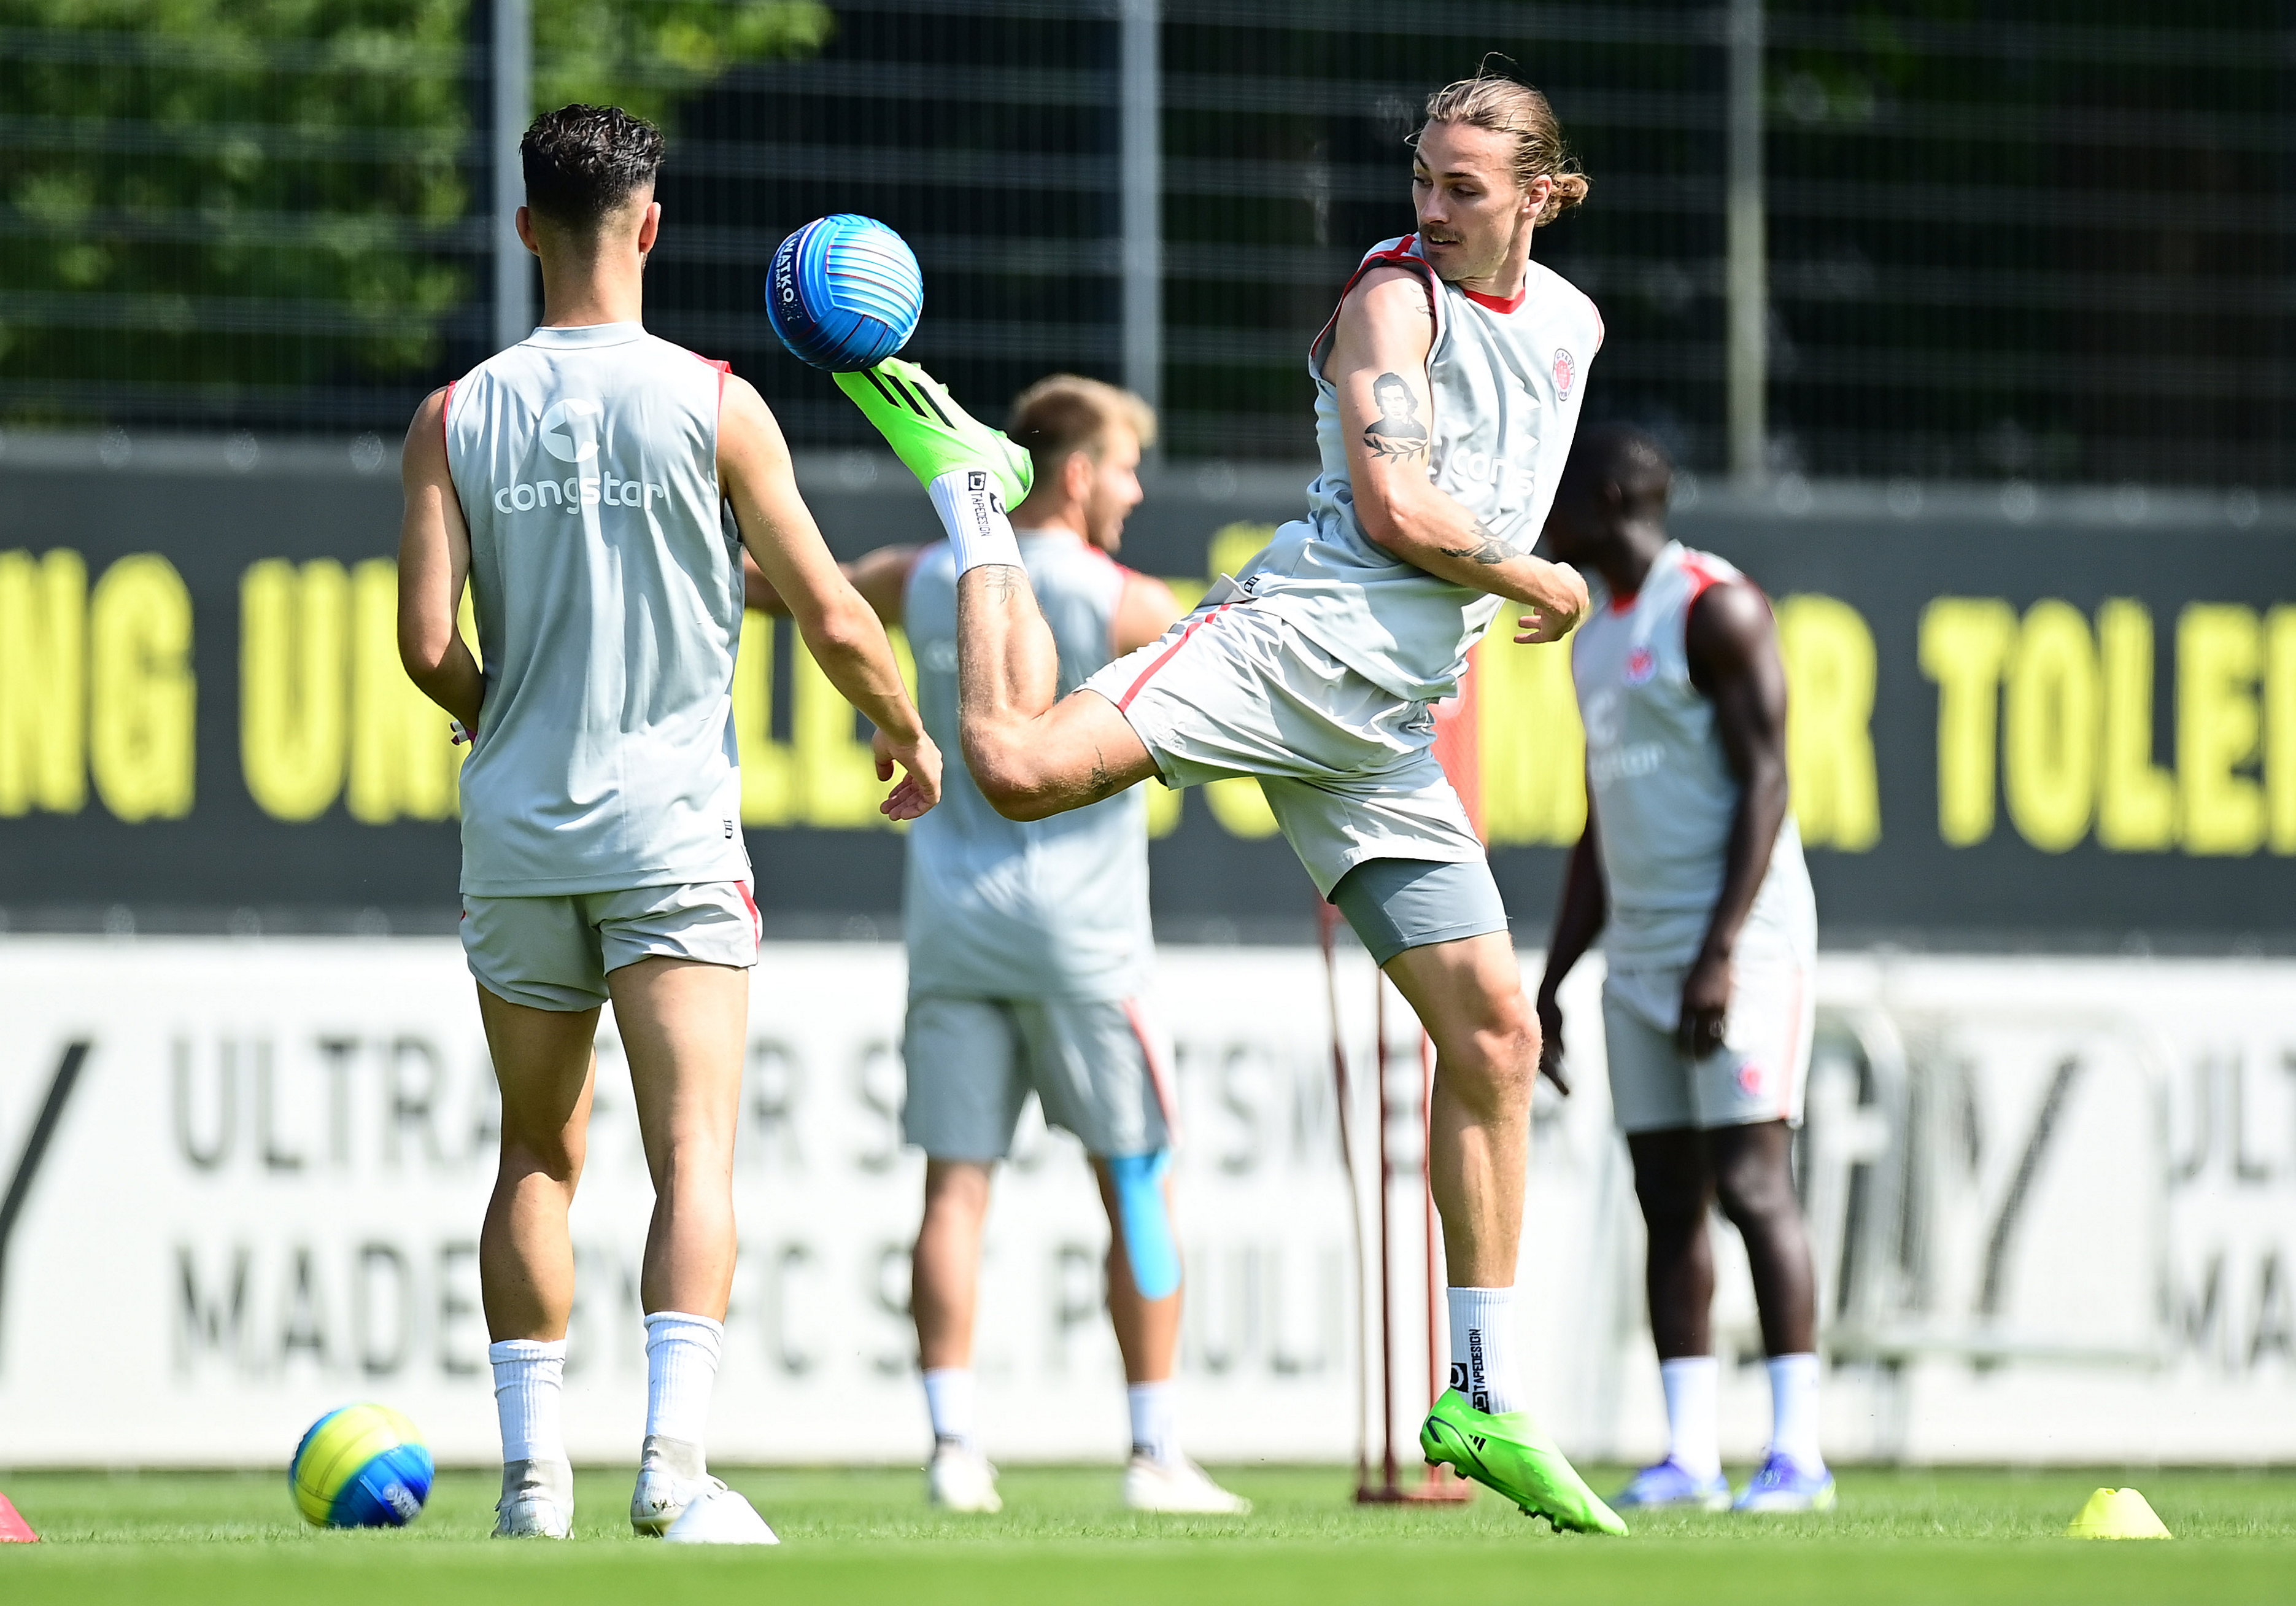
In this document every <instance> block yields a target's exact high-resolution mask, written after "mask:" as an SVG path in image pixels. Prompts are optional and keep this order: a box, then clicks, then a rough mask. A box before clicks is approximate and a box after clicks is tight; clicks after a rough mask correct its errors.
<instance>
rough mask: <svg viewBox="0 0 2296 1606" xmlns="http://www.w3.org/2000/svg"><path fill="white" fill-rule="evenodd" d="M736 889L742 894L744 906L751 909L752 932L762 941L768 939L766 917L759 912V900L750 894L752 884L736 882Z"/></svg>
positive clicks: (751, 933)
mask: <svg viewBox="0 0 2296 1606" xmlns="http://www.w3.org/2000/svg"><path fill="white" fill-rule="evenodd" d="M734 891H735V892H738V893H740V894H742V908H744V909H746V910H749V911H750V935H753V936H755V937H756V938H757V939H758V941H759V942H760V943H762V942H764V941H765V940H766V918H765V916H763V915H761V914H759V913H758V901H757V900H756V899H755V898H753V897H751V896H750V884H749V883H748V882H746V881H736V882H735V883H734Z"/></svg>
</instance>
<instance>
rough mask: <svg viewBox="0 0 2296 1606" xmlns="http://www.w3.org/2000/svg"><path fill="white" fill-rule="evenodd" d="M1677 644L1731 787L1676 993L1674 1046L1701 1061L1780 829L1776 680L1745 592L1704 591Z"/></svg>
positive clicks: (1716, 1037) (1782, 767) (1721, 1017)
mask: <svg viewBox="0 0 2296 1606" xmlns="http://www.w3.org/2000/svg"><path fill="white" fill-rule="evenodd" d="M1684 645H1685V648H1686V649H1687V655H1688V657H1689V661H1690V679H1691V683H1692V684H1693V685H1694V686H1696V687H1697V688H1698V689H1699V690H1700V691H1702V692H1703V693H1705V694H1706V696H1708V697H1710V698H1711V699H1712V701H1713V704H1714V729H1715V732H1716V734H1717V735H1718V736H1719V737H1721V741H1722V752H1723V755H1724V757H1725V758H1726V760H1727V761H1728V762H1729V766H1730V772H1731V774H1732V775H1733V776H1734V777H1736V778H1737V781H1738V787H1739V791H1738V807H1737V811H1736V813H1735V814H1734V816H1733V817H1732V819H1731V821H1730V837H1729V843H1728V845H1727V847H1726V850H1725V853H1724V859H1723V869H1722V893H1721V895H1720V896H1719V897H1718V898H1717V899H1716V900H1715V902H1714V914H1713V917H1712V918H1711V919H1710V920H1709V921H1708V923H1707V927H1706V940H1705V943H1704V944H1703V945H1702V947H1701V948H1700V950H1699V953H1698V958H1697V959H1696V960H1695V961H1694V962H1693V964H1692V965H1691V967H1690V973H1689V975H1688V976H1686V977H1685V978H1684V982H1683V987H1682V1023H1681V1025H1680V1027H1679V1030H1680V1032H1681V1034H1682V1045H1683V1049H1684V1051H1685V1052H1686V1053H1689V1054H1693V1055H1696V1056H1699V1057H1701V1058H1703V1057H1704V1056H1706V1055H1708V1054H1710V1053H1712V1052H1713V1051H1714V1050H1716V1049H1718V1048H1719V1047H1720V1046H1721V1045H1722V1032H1723V1026H1724V1024H1725V1022H1726V1018H1727V1017H1728V1014H1729V1009H1730V984H1731V973H1730V960H1731V954H1732V952H1733V951H1734V950H1735V949H1736V947H1737V943H1738V934H1739V932H1740V931H1741V930H1743V928H1744V927H1745V924H1746V916H1747V914H1748V912H1749V911H1750V910H1752V908H1753V907H1754V898H1755V895H1756V894H1759V892H1760V891H1761V887H1762V879H1763V877H1765V876H1767V875H1768V874H1769V869H1770V850H1771V849H1772V847H1773V846H1774V845H1775V844H1776V842H1777V839H1778V828H1779V827H1780V826H1782V825H1784V823H1785V817H1786V802H1787V787H1786V675H1785V665H1784V662H1783V661H1782V660H1781V659H1780V657H1779V655H1778V634H1777V624H1776V622H1775V620H1774V619H1773V618H1772V617H1771V615H1770V605H1769V602H1768V599H1767V598H1766V597H1763V595H1762V594H1761V592H1760V591H1759V589H1756V588H1754V587H1753V586H1751V585H1741V584H1730V585H1719V586H1714V587H1710V589H1708V590H1707V591H1706V593H1705V594H1704V595H1703V596H1702V597H1699V599H1698V600H1697V601H1696V602H1695V603H1693V604H1692V605H1691V609H1690V617H1689V620H1688V622H1687V625H1686V628H1685V632H1684Z"/></svg>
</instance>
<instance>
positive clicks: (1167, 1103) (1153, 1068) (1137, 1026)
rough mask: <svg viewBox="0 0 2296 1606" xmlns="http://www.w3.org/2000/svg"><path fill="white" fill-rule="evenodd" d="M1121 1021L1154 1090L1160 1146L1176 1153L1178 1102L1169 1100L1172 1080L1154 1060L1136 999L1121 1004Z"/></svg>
mask: <svg viewBox="0 0 2296 1606" xmlns="http://www.w3.org/2000/svg"><path fill="white" fill-rule="evenodd" d="M1124 1020H1125V1024H1126V1025H1129V1026H1130V1027H1131V1028H1132V1035H1133V1036H1134V1037H1135V1038H1136V1039H1138V1040H1139V1043H1140V1058H1142V1059H1144V1060H1145V1061H1147V1063H1148V1080H1149V1082H1150V1083H1152V1084H1153V1085H1154V1087H1155V1089H1156V1108H1159V1109H1160V1110H1162V1111H1163V1112H1164V1145H1165V1147H1166V1148H1168V1149H1177V1148H1178V1147H1179V1146H1180V1101H1179V1099H1177V1098H1176V1097H1174V1096H1173V1092H1172V1079H1171V1077H1170V1075H1168V1074H1167V1073H1166V1071H1165V1069H1164V1062H1163V1060H1161V1059H1160V1058H1158V1057H1157V1054H1156V1049H1155V1045H1154V1043H1153V1042H1152V1039H1151V1038H1150V1037H1149V1035H1148V1028H1147V1026H1146V1025H1144V1023H1143V1022H1142V1020H1141V1018H1140V1001H1139V1000H1138V999H1133V998H1128V999H1126V1000H1125V1001H1124Z"/></svg>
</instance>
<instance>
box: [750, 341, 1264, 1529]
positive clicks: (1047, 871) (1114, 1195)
mask: <svg viewBox="0 0 2296 1606" xmlns="http://www.w3.org/2000/svg"><path fill="white" fill-rule="evenodd" d="M887 383H888V384H889V385H890V383H892V382H891V381H890V380H889V381H887ZM1011 423H1012V431H1013V438H1014V439H1015V440H1017V441H1020V442H1021V444H1022V445H1024V446H1025V447H1026V448H1027V449H1028V451H1029V457H1030V459H1031V464H1030V466H1031V469H1032V472H1033V483H1032V484H1030V485H1029V489H1028V491H1027V495H1026V498H1025V499H1024V500H1021V501H1020V502H1019V504H1018V505H1017V506H1015V507H1013V514H1012V523H1013V530H1014V532H1015V538H1016V540H1017V542H1018V545H1019V549H1020V555H1021V564H1022V565H1023V566H1024V567H1025V568H1026V569H1027V571H1028V576H1029V587H1030V589H1032V590H1033V591H1034V592H1035V593H1036V596H1037V601H1038V605H1039V606H1040V607H1041V608H1042V609H1043V611H1044V615H1045V619H1046V623H1047V624H1048V625H1049V626H1050V627H1051V630H1052V632H1053V640H1054V649H1055V651H1056V652H1057V654H1058V655H1059V662H1060V669H1059V679H1060V684H1061V686H1062V688H1071V689H1072V688H1075V687H1076V686H1078V685H1080V684H1081V683H1082V682H1083V680H1084V679H1085V678H1086V677H1087V676H1088V675H1090V674H1091V673H1092V672H1093V671H1095V670H1097V669H1099V668H1101V667H1102V666H1103V664H1105V663H1108V661H1109V660H1110V659H1111V658H1112V657H1115V656H1117V655H1120V654H1123V653H1128V652H1130V651H1131V650H1133V649H1134V648H1135V647H1143V646H1145V645H1146V644H1147V643H1149V642H1152V641H1153V640H1155V639H1156V638H1158V637H1159V636H1161V635H1162V634H1163V633H1164V632H1165V630H1167V629H1169V627H1170V626H1171V624H1172V622H1173V621H1174V620H1175V619H1176V618H1177V617H1178V615H1179V612H1180V610H1179V605H1177V603H1176V602H1174V601H1173V599H1172V593H1171V589H1170V588H1169V587H1168V586H1166V585H1165V584H1164V582H1163V581H1160V580H1152V579H1151V578H1149V577H1148V576H1146V575H1144V574H1138V573H1135V572H1133V571H1131V570H1129V569H1127V568H1123V567H1121V566H1120V565H1119V564H1116V563H1114V562H1113V561H1111V556H1110V555H1111V554H1112V553H1114V552H1115V551H1116V550H1117V549H1118V548H1119V546H1120V545H1121V544H1122V542H1123V539H1124V520H1125V516H1126V515H1128V514H1129V513H1130V512H1131V511H1132V509H1133V508H1134V507H1137V506H1138V505H1139V502H1140V480H1139V476H1138V474H1137V472H1136V471H1137V469H1138V468H1139V465H1140V449H1141V447H1142V446H1143V445H1144V444H1147V443H1150V442H1152V441H1153V440H1154V436H1155V416H1154V414H1152V413H1151V412H1150V411H1149V409H1148V407H1147V404H1146V403H1144V402H1143V401H1142V400H1141V399H1139V398H1138V397H1136V396H1134V395H1132V394H1131V393H1130V392H1128V391H1119V390H1117V389H1116V388H1114V387H1113V386H1111V385H1105V384H1102V383H1098V382H1097V381H1095V380H1090V379H1079V378H1077V377H1075V376H1073V375H1054V377H1052V378H1050V379H1046V380H1043V381H1041V382H1039V383H1037V384H1035V385H1032V386H1030V387H1029V389H1028V390H1027V391H1023V392H1022V393H1021V397H1020V399H1018V400H1016V401H1015V402H1014V403H1013V415H1012V420H1011ZM1014 489H1015V490H1017V489H1019V487H1018V486H1016V487H1014ZM847 572H848V574H849V576H850V577H851V579H852V581H853V582H854V585H855V587H856V588H857V589H858V590H859V591H860V593H861V595H862V596H864V597H866V598H868V600H869V603H870V605H872V606H873V607H874V608H875V609H876V610H877V613H878V615H879V617H881V618H882V619H883V620H884V621H885V622H887V623H889V624H899V625H905V626H906V628H907V630H908V633H909V643H910V646H911V647H913V648H914V650H915V655H916V662H917V702H918V704H919V705H920V706H921V707H922V710H923V712H924V720H925V729H927V730H929V731H931V733H932V734H933V737H934V738H935V739H936V740H938V741H940V742H943V743H948V744H953V743H955V741H956V739H957V722H958V721H957V701H958V693H957V657H958V647H957V568H956V558H955V550H954V548H952V547H951V546H950V545H949V544H948V543H947V542H945V541H944V542H939V543H936V544H935V545H933V546H930V547H886V548H881V549H879V550H878V551H875V552H873V553H871V554H869V555H868V556H866V557H864V558H862V559H861V560H860V561H859V562H858V563H857V564H851V565H849V568H848V570H847ZM750 605H751V606H753V607H762V608H765V609H767V611H769V612H775V613H778V612H780V611H782V608H783V604H782V602H781V599H780V597H778V596H776V595H775V593H774V590H773V588H772V587H771V586H770V585H768V584H767V583H766V582H765V578H764V576H763V575H761V574H752V575H751V576H750ZM947 788H948V789H947V795H946V796H945V797H944V798H943V800H942V803H941V806H940V808H939V809H938V810H937V811H934V812H933V813H932V814H931V815H930V816H929V817H927V818H926V819H921V820H919V821H918V822H917V827H916V829H915V830H914V831H912V832H911V833H910V834H909V844H908V868H907V882H908V885H907V888H906V894H905V900H904V901H905V903H906V925H907V935H908V947H909V1010H908V1026H907V1030H906V1034H905V1037H904V1041H903V1043H902V1054H903V1058H904V1059H905V1060H906V1063H907V1066H908V1098H907V1100H906V1103H905V1104H904V1106H903V1108H902V1114H901V1124H902V1129H903V1132H904V1133H905V1135H906V1137H907V1139H908V1141H910V1142H912V1143H914V1144H916V1145H917V1146H918V1147H919V1148H921V1149H923V1150H924V1151H925V1208H924V1223H923V1225H922V1228H921V1229H920V1230H919V1231H918V1233H917V1246H916V1256H915V1258H914V1262H913V1266H914V1282H913V1284H912V1292H911V1296H910V1308H911V1310H912V1311H913V1312H914V1314H915V1316H916V1323H917V1350H918V1355H919V1358H920V1360H921V1362H922V1366H923V1369H924V1386H925V1404H926V1409H927V1411H928V1412H929V1413H930V1414H931V1419H932V1430H933V1453H932V1461H931V1465H930V1466H929V1467H928V1468H927V1469H926V1490H927V1492H928V1494H929V1495H930V1496H931V1500H932V1502H933V1503H934V1504H936V1505H939V1506H941V1507H943V1508H945V1509H947V1510H949V1511H997V1510H1000V1509H1001V1508H1002V1505H1003V1501H1002V1500H1001V1498H1000V1497H999V1496H998V1495H997V1493H996V1469H995V1468H993V1467H991V1466H990V1465H989V1464H988V1458H987V1457H986V1456H985V1455H983V1454H981V1452H980V1438H979V1436H978V1433H977V1430H976V1421H975V1412H974V1403H973V1402H974V1387H973V1373H972V1332H973V1311H974V1307H975V1305H976V1302H977V1300H978V1297H979V1289H980V1234H981V1225H982V1223H983V1221H984V1220H985V1219H986V1217H987V1215H988V1191H989V1183H990V1180H991V1178H992V1176H993V1175H994V1174H995V1171H996V1165H997V1162H999V1161H1000V1160H1002V1159H1004V1158H1005V1156H1006V1155H1007V1154H1008V1153H1010V1152H1011V1149H1012V1146H1013V1129H1014V1126H1015V1124H1017V1123H1018V1121H1019V1120H1020V1116H1021V1107H1022V1105H1023V1103H1024V1102H1025V1101H1026V1099H1027V1098H1028V1095H1029V1091H1030V1090H1031V1089H1033V1090H1034V1091H1035V1092H1036V1094H1037V1099H1038V1101H1039V1103H1040V1104H1041V1105H1042V1106H1043V1108H1044V1113H1045V1119H1046V1121H1047V1122H1049V1123H1051V1124H1053V1125H1055V1126H1060V1127H1064V1128H1066V1129H1067V1130H1068V1131H1070V1132H1074V1133H1075V1134H1076V1135H1077V1137H1078V1139H1079V1140H1081V1141H1082V1142H1083V1143H1084V1146H1085V1149H1086V1151H1087V1153H1089V1154H1090V1155H1091V1156H1092V1157H1093V1161H1092V1164H1093V1170H1094V1173H1095V1175H1096V1176H1097V1177H1098V1179H1099V1182H1100V1191H1101V1198H1102V1202H1103V1204H1104V1205H1105V1206H1106V1207H1107V1209H1108V1216H1109V1228H1110V1242H1109V1251H1108V1310H1109V1316H1110V1318H1111V1321H1112V1322H1113V1323H1114V1325H1115V1328H1116V1339H1117V1347H1118V1348H1119V1350H1121V1351H1122V1353H1123V1356H1124V1375H1125V1379H1126V1381H1127V1383H1128V1396H1129V1401H1130V1404H1131V1409H1132V1460H1131V1464H1130V1465H1129V1466H1128V1468H1127V1469H1126V1471H1125V1478H1124V1498H1125V1503H1127V1504H1128V1505H1130V1506H1131V1507H1132V1508H1133V1509H1134V1510H1136V1511H1199V1512H1206V1511H1209V1512H1242V1511H1250V1510H1251V1503H1250V1502H1248V1501H1245V1500H1242V1499H1241V1498H1239V1497H1238V1496H1236V1495H1231V1494H1230V1493H1228V1491H1226V1489H1223V1488H1221V1487H1219V1486H1218V1484H1215V1483H1214V1482H1212V1480H1211V1479H1210V1478H1208V1477H1206V1476H1205V1474H1204V1472H1203V1470H1202V1469H1201V1468H1200V1467H1198V1466H1197V1465H1196V1464H1195V1463H1194V1462H1191V1461H1190V1460H1188V1458H1187V1457H1186V1456H1185V1454H1182V1453H1181V1449H1180V1443H1179V1432H1178V1428H1177V1421H1176V1416H1177V1412H1176V1411H1175V1408H1174V1401H1173V1393H1174V1389H1175V1385H1174V1383H1173V1381H1172V1372H1173V1365H1174V1362H1175V1360H1176V1358H1177V1351H1178V1349H1179V1339H1180V1259H1179V1252H1178V1245H1177V1238H1176V1236H1175V1234H1174V1232H1173V1229H1172V1222H1171V1199H1170V1181H1169V1176H1168V1171H1169V1161H1170V1149H1171V1143H1172V1136H1173V1130H1172V1129H1173V1120H1172V1113H1173V1112H1172V1110H1171V1108H1170V1105H1169V1098H1170V1090H1169V1087H1168V1086H1167V1084H1166V1082H1165V1079H1164V1076H1163V1072H1162V1067H1163V1064H1164V1056H1163V1054H1162V1052H1161V1050H1160V1047H1159V1046H1158V1044H1159V1042H1160V1037H1161V1034H1160V1032H1159V1031H1158V1029H1157V1028H1156V1026H1155V1025H1154V1023H1153V1018H1152V1015H1151V1013H1150V1012H1149V1010H1148V1009H1146V1008H1145V1006H1144V1004H1143V1003H1142V1002H1141V996H1140V995H1141V994H1142V993H1144V992H1145V991H1146V990H1147V985H1148V980H1149V973H1150V969H1151V967H1152V963H1153V960H1154V957H1155V945H1154V940H1153V937H1152V934H1151V932H1150V930H1149V925H1148V833H1147V820H1146V818H1145V815H1146V809H1145V806H1144V801H1143V799H1142V798H1141V797H1140V795H1138V794H1137V793H1135V792H1126V793H1121V794H1119V795H1116V796H1113V797H1108V798H1103V800H1102V801H1100V802H1098V803H1092V804H1090V805H1088V806H1087V807H1085V808H1082V809H1079V810H1078V811H1075V812H1074V813H1071V814H1067V815H1063V816H1062V818H1061V819H1058V820H1038V821H1032V822H1021V821H1018V820H1012V819H1005V817H1004V816H1003V815H1001V814H999V813H997V812H996V810H995V809H993V808H991V807H990V806H989V804H988V799H986V798H985V797H983V796H982V795H981V794H980V788H979V787H976V786H974V785H973V784H972V777H971V776H969V775H967V774H966V773H965V771H964V770H963V769H961V768H959V769H955V770H950V771H949V772H948V775H947Z"/></svg>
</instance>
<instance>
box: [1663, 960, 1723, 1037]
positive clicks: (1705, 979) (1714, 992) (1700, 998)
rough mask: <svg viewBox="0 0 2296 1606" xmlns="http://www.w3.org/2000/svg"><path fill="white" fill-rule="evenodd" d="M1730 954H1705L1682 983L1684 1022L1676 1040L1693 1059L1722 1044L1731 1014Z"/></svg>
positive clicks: (1677, 1031)
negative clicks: (1724, 1030) (1723, 1034)
mask: <svg viewBox="0 0 2296 1606" xmlns="http://www.w3.org/2000/svg"><path fill="white" fill-rule="evenodd" d="M1730 983H1731V976H1730V956H1729V955H1727V954H1716V953H1702V954H1700V955H1699V956H1698V959H1697V962H1696V963H1695V964H1693V965H1692V966H1691V968H1690V974H1689V975H1688V976H1685V977H1684V978H1683V982H1682V1021H1681V1024H1680V1025H1677V1027H1676V1028H1675V1041H1676V1042H1677V1044H1678V1045H1679V1046H1680V1047H1681V1049H1682V1051H1683V1052H1684V1053H1685V1054H1687V1055H1689V1056H1690V1058H1693V1059H1703V1058H1706V1057H1707V1056H1708V1055H1709V1054H1711V1053H1713V1052H1714V1051H1715V1050H1718V1049H1719V1048H1720V1047H1721V1046H1722V1033H1723V1028H1724V1026H1725V1025H1726V1023H1727V1022H1728V1020H1729V1017H1730Z"/></svg>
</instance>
